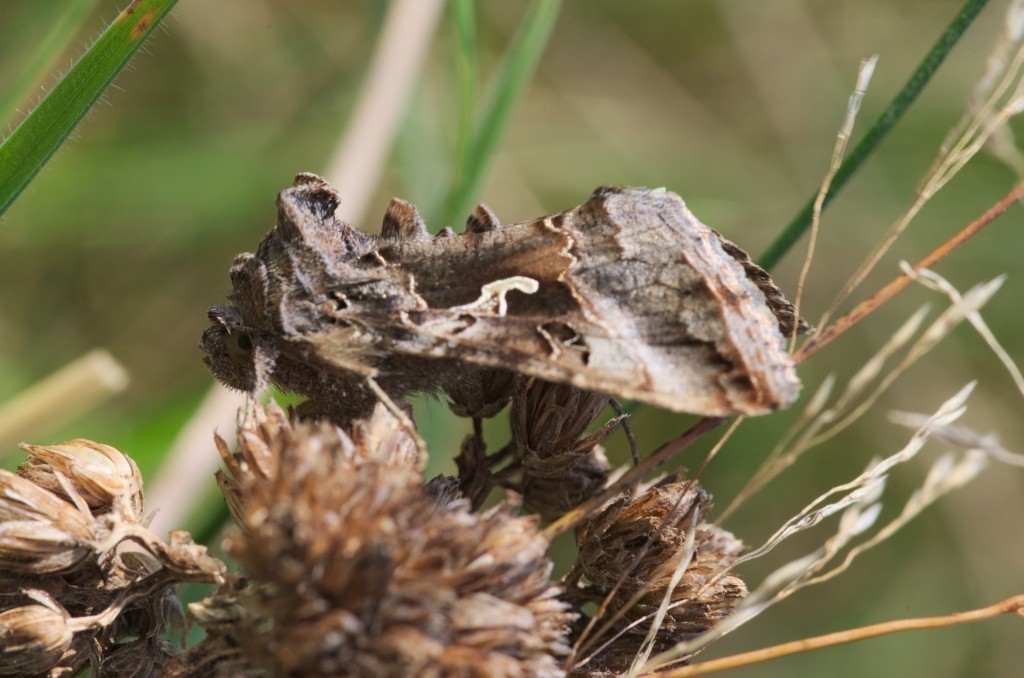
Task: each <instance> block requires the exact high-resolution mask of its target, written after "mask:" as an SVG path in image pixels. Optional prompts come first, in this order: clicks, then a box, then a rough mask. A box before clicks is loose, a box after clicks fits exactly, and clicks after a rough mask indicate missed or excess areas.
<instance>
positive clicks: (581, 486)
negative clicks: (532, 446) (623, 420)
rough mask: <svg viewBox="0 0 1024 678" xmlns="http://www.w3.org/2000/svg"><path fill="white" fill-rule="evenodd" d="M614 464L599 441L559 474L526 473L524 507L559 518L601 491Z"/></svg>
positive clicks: (543, 518)
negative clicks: (539, 474) (537, 474)
mask: <svg viewBox="0 0 1024 678" xmlns="http://www.w3.org/2000/svg"><path fill="white" fill-rule="evenodd" d="M610 470H611V466H610V465H609V463H608V459H607V457H605V454H604V448H602V447H601V446H600V445H595V446H594V447H592V448H590V451H589V452H587V453H586V455H584V456H580V457H576V459H575V461H574V462H573V464H572V465H571V466H569V467H568V468H566V469H564V470H563V472H562V473H560V474H559V475H556V476H536V475H530V474H525V475H524V477H523V507H524V508H525V509H526V510H527V511H529V512H530V513H536V514H537V515H539V516H540V517H541V520H543V521H545V522H550V521H552V520H556V519H558V518H560V517H562V516H563V515H565V513H566V512H567V511H569V510H570V509H572V508H575V507H576V506H578V505H580V504H581V503H583V502H584V501H586V500H587V499H590V498H591V497H593V496H594V495H596V494H598V493H599V492H601V490H603V489H604V487H605V485H606V484H607V482H608V473H609V471H610Z"/></svg>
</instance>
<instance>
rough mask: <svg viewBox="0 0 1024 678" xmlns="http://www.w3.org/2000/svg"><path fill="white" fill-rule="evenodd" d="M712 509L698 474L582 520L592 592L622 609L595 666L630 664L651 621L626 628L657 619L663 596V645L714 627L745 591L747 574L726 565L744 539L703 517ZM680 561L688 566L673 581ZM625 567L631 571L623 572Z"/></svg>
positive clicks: (584, 565) (581, 542)
mask: <svg viewBox="0 0 1024 678" xmlns="http://www.w3.org/2000/svg"><path fill="white" fill-rule="evenodd" d="M709 509H710V497H709V496H708V494H707V493H706V492H704V490H702V489H701V488H700V486H699V485H698V484H697V482H696V481H686V482H670V483H666V484H663V485H660V486H657V487H653V488H650V489H649V490H647V491H646V492H645V493H643V494H642V495H641V496H639V497H637V498H635V499H630V498H623V499H620V500H618V501H616V502H615V503H613V504H611V505H610V506H608V507H607V508H606V509H605V510H604V511H602V512H601V513H600V514H598V515H597V516H596V517H594V518H593V519H591V520H589V521H587V522H586V523H584V524H583V525H581V527H580V529H579V532H578V533H577V546H578V548H579V551H580V567H581V571H582V572H583V574H584V576H585V577H586V578H587V580H589V582H590V584H591V585H592V587H593V593H595V594H598V595H601V596H604V595H608V594H610V595H611V596H612V601H611V604H610V606H609V609H612V610H617V611H621V612H622V614H623V617H622V619H623V621H622V623H620V624H617V625H616V629H615V630H614V631H613V633H617V632H618V631H623V633H622V635H621V636H619V637H618V639H616V640H615V642H613V643H612V644H611V645H610V646H609V647H608V648H606V649H605V650H604V651H603V652H602V653H601V655H599V656H598V657H597V658H596V659H595V660H594V662H593V663H592V666H591V667H590V668H591V669H592V670H596V669H597V668H600V669H601V670H608V671H618V670H624V669H625V668H627V667H628V661H632V657H633V656H635V655H636V651H637V650H638V649H639V648H640V644H641V642H642V641H643V639H644V636H645V635H646V634H647V632H648V630H649V627H650V624H649V623H640V624H636V625H633V626H630V627H629V628H626V627H627V626H628V625H629V624H630V623H631V622H634V621H637V620H647V622H649V621H650V620H651V619H653V617H654V615H655V613H656V612H657V610H658V608H659V607H660V606H661V605H662V603H663V602H664V600H665V599H666V596H667V597H668V600H669V601H670V603H671V604H670V606H669V608H668V613H667V615H666V616H665V618H664V620H663V621H662V622H661V625H660V627H659V629H658V631H657V643H656V647H657V648H660V649H667V648H668V647H671V646H672V645H674V644H676V643H678V642H680V641H683V640H686V639H688V638H691V637H693V636H695V635H698V634H700V633H702V632H704V631H706V630H708V629H710V628H711V627H712V626H714V624H715V623H716V622H718V621H719V620H720V619H722V618H723V617H725V616H726V615H727V614H729V612H731V611H732V609H733V607H734V606H735V604H736V603H737V602H738V601H739V600H740V599H741V598H743V597H744V596H745V595H746V593H747V588H746V586H745V584H744V583H743V581H742V580H740V579H739V578H738V577H737V576H736V575H734V574H732V573H731V572H730V571H729V568H731V567H732V565H733V563H735V561H736V558H737V557H738V556H739V554H740V553H741V552H742V550H743V544H742V542H740V541H739V540H738V539H736V538H735V537H734V536H733V535H732V534H730V533H729V532H727V531H725V530H722V529H720V528H718V527H716V526H714V525H709V524H707V523H705V522H704V520H705V519H706V517H707V513H708V511H709ZM691 536H692V538H693V540H692V550H691V548H690V547H688V543H689V542H690V537H691ZM680 566H683V567H685V570H684V573H683V575H682V578H681V579H680V580H679V582H678V584H677V585H676V586H675V587H674V588H672V579H673V577H674V575H675V574H676V572H677V569H678V568H679V567H680ZM625 572H629V576H626V577H623V573H625ZM627 660H628V661H627ZM622 661H625V662H626V663H625V664H624V665H620V663H619V662H622Z"/></svg>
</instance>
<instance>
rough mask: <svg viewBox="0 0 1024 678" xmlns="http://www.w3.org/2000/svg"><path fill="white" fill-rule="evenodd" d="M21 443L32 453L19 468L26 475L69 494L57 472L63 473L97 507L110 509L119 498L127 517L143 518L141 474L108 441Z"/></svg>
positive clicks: (61, 494) (62, 493)
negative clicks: (103, 442) (58, 443)
mask: <svg viewBox="0 0 1024 678" xmlns="http://www.w3.org/2000/svg"><path fill="white" fill-rule="evenodd" d="M21 447H22V449H23V450H25V451H26V452H28V453H29V455H30V458H29V460H28V461H27V462H25V463H24V464H22V465H21V466H20V467H19V468H18V474H19V475H20V476H22V477H23V478H27V479H29V480H31V481H32V482H34V483H35V484H36V485H39V486H40V487H43V488H45V489H47V490H50V491H51V492H53V493H54V494H56V495H58V496H67V495H66V493H65V491H64V488H63V487H62V486H61V483H60V481H59V480H58V479H57V477H56V476H55V473H60V474H62V475H63V476H65V477H66V478H67V479H68V480H70V481H71V484H72V486H73V487H74V488H75V489H76V490H77V491H78V493H79V495H81V496H82V498H83V499H85V501H86V503H87V504H88V505H89V508H91V509H93V510H94V511H97V512H106V511H109V510H110V509H111V507H112V506H113V504H114V502H115V500H117V499H118V498H120V499H121V500H122V502H123V503H122V504H121V505H120V507H121V510H122V511H123V512H125V513H126V515H125V517H126V518H128V519H130V520H133V521H136V522H137V521H138V520H140V519H141V516H142V502H143V499H142V476H141V474H140V473H139V468H138V467H137V466H136V465H135V462H134V461H132V460H131V459H130V458H129V457H128V456H126V455H124V454H122V453H121V452H119V451H118V450H116V449H114V448H113V447H110V446H109V445H101V444H100V443H94V442H92V441H91V440H84V439H81V438H79V439H76V440H72V441H70V442H67V443H64V444H63V445H29V444H22V446H21ZM69 499H70V497H69Z"/></svg>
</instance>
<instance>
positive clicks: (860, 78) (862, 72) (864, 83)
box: [789, 54, 878, 351]
mask: <svg viewBox="0 0 1024 678" xmlns="http://www.w3.org/2000/svg"><path fill="white" fill-rule="evenodd" d="M876 63H878V55H877V54H876V55H874V56H872V57H871V58H869V59H864V60H862V61H861V63H860V69H859V70H858V72H857V85H856V87H854V90H853V94H851V95H850V99H849V102H848V103H847V106H846V118H845V119H844V120H843V125H842V127H841V128H840V129H839V134H838V135H837V136H836V144H835V147H834V148H833V149H832V158H831V160H830V162H829V167H828V172H826V173H825V178H824V179H823V180H822V182H821V187H820V188H819V189H818V195H817V197H815V199H814V209H813V211H812V212H811V232H810V235H809V237H808V240H807V254H806V256H805V257H804V264H803V266H802V267H801V269H800V277H799V278H798V279H797V283H796V299H795V300H794V302H793V314H794V315H795V316H796V317H797V318H799V317H800V304H801V302H802V301H803V296H804V285H805V284H806V283H807V275H808V274H809V273H810V271H811V263H812V262H813V261H814V249H815V245H816V244H817V242H818V229H819V228H820V226H821V209H822V207H823V206H824V205H825V197H826V196H827V195H828V190H829V188H830V187H831V186H832V179H833V178H834V177H835V175H836V172H838V171H839V167H840V166H841V165H842V164H843V156H845V155H846V145H847V144H848V143H849V141H850V135H851V134H852V133H853V123H854V121H855V120H856V119H857V112H858V111H859V110H860V103H861V101H862V100H863V99H864V93H865V92H867V89H868V84H869V83H870V82H871V76H872V75H873V74H874V72H875V64H876ZM799 332H800V324H799V323H794V324H793V333H792V336H790V339H789V342H790V343H789V350H790V351H792V350H793V348H794V347H795V346H796V339H797V336H798V334H799Z"/></svg>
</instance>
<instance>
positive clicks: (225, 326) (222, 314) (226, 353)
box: [199, 306, 278, 393]
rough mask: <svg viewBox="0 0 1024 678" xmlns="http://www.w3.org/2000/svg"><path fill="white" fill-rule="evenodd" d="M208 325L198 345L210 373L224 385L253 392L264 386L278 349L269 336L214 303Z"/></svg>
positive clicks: (271, 370)
mask: <svg viewBox="0 0 1024 678" xmlns="http://www.w3.org/2000/svg"><path fill="white" fill-rule="evenodd" d="M208 315H209V318H210V320H211V321H212V323H213V324H212V325H211V326H210V327H208V328H207V329H206V331H205V332H203V337H202V339H200V340H199V348H201V349H202V350H203V351H205V352H206V356H205V357H204V358H203V362H204V363H206V366H207V367H209V368H210V371H211V372H212V373H213V376H215V377H216V378H217V380H218V381H220V382H221V383H222V384H224V385H225V386H227V387H228V388H233V389H236V390H239V391H247V392H249V393H257V392H259V391H262V390H263V389H264V388H266V386H267V384H268V383H269V381H270V377H271V375H272V374H273V372H274V367H275V364H276V362H277V357H278V350H277V347H276V345H275V344H274V342H273V339H272V338H271V337H270V336H269V335H266V334H264V333H261V332H259V331H257V330H255V329H254V328H251V327H247V326H246V325H244V324H243V322H242V316H241V315H240V314H239V312H238V310H237V309H235V308H233V307H229V306H214V307H213V308H211V309H210V311H209V314H208Z"/></svg>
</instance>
